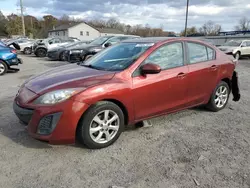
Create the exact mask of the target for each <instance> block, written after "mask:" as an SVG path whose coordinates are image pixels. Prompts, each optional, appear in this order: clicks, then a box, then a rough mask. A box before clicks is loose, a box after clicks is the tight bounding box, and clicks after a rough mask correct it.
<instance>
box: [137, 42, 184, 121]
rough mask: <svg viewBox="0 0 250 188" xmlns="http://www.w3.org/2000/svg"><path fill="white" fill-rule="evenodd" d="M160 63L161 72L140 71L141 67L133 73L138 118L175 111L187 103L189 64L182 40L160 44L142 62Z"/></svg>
mask: <svg viewBox="0 0 250 188" xmlns="http://www.w3.org/2000/svg"><path fill="white" fill-rule="evenodd" d="M147 63H154V64H157V65H159V66H160V67H161V69H162V71H161V72H160V73H158V74H148V75H141V74H140V73H139V70H140V68H138V70H137V72H135V73H136V74H134V77H133V91H132V97H133V101H134V109H135V117H136V120H141V119H144V118H147V117H149V116H154V115H156V114H160V113H165V112H170V111H175V110H177V109H180V108H183V107H185V104H186V103H187V102H186V101H187V100H186V99H187V98H186V97H187V88H188V66H187V65H185V64H184V52H183V44H182V43H181V42H176V43H171V44H167V45H164V46H161V47H159V48H158V49H157V50H155V51H154V52H152V53H151V55H149V56H148V58H147V59H146V60H145V61H144V62H143V63H142V65H143V64H147Z"/></svg>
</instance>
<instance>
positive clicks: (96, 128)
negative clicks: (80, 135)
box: [89, 110, 120, 144]
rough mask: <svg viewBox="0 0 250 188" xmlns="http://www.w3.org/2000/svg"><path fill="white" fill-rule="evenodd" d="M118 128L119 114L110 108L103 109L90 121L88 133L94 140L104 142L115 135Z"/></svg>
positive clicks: (99, 142)
mask: <svg viewBox="0 0 250 188" xmlns="http://www.w3.org/2000/svg"><path fill="white" fill-rule="evenodd" d="M119 128H120V119H119V116H118V115H117V114H116V113H115V112H114V111H112V110H104V111H101V112H100V113H98V114H97V115H96V116H95V117H94V118H93V120H92V121H91V123H90V128H89V134H90V137H91V139H92V140H93V141H94V142H96V143H98V144H105V143H107V142H109V141H111V140H112V139H113V138H114V137H115V136H116V134H117V133H118V130H119Z"/></svg>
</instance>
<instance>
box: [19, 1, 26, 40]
mask: <svg viewBox="0 0 250 188" xmlns="http://www.w3.org/2000/svg"><path fill="white" fill-rule="evenodd" d="M20 8H21V17H22V26H23V36H25V35H26V34H25V24H24V16H23V0H20Z"/></svg>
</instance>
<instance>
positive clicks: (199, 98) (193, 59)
mask: <svg viewBox="0 0 250 188" xmlns="http://www.w3.org/2000/svg"><path fill="white" fill-rule="evenodd" d="M235 75H236V72H235V63H234V61H231V60H230V59H229V58H228V57H227V56H226V55H225V54H224V53H223V52H221V51H220V50H219V49H217V48H215V47H214V46H212V45H210V44H208V43H204V42H202V41H198V40H192V39H188V38H173V39H166V38H141V39H133V40H127V41H124V42H121V43H119V44H117V45H113V46H110V47H109V48H107V49H105V50H103V51H101V52H99V53H98V54H97V55H95V56H93V57H92V58H90V59H88V60H87V61H85V62H83V63H79V64H70V65H66V66H61V67H59V68H57V69H53V70H49V71H47V72H45V73H42V74H40V75H37V76H34V77H32V78H30V79H29V80H27V81H26V82H25V83H24V84H23V85H22V86H21V88H20V89H19V91H18V94H17V96H16V98H15V100H14V104H13V108H14V112H15V113H16V115H17V117H18V118H19V119H20V120H21V121H23V122H24V123H26V124H27V125H28V128H27V130H28V131H29V134H30V135H31V136H33V137H34V138H37V139H40V140H44V141H48V142H49V143H51V144H62V143H68V144H69V143H74V142H75V139H76V138H77V139H78V140H79V141H80V142H82V143H83V144H85V145H86V146H87V147H89V148H94V149H96V148H103V147H107V146H109V145H111V144H112V143H114V142H115V141H116V140H117V139H118V137H119V136H120V134H121V133H122V131H123V129H124V126H126V125H131V124H134V123H137V122H140V121H142V120H146V119H148V118H152V117H156V116H160V115H163V114H169V113H173V112H177V111H180V110H183V109H187V108H191V107H194V106H198V105H203V104H204V105H206V106H207V108H209V109H210V110H212V111H214V112H217V111H220V110H222V109H223V108H225V106H226V105H227V103H228V100H229V94H230V91H232V92H233V95H234V100H235V101H237V100H239V99H240V98H239V93H238V94H237V92H235V91H236V90H237V89H235V88H237V87H235V86H237V82H236V80H237V77H236V76H235Z"/></svg>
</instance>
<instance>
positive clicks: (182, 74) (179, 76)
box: [177, 72, 186, 78]
mask: <svg viewBox="0 0 250 188" xmlns="http://www.w3.org/2000/svg"><path fill="white" fill-rule="evenodd" d="M185 76H186V74H185V73H184V72H181V73H179V74H178V75H177V78H184V77H185Z"/></svg>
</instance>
